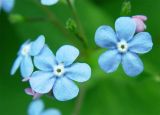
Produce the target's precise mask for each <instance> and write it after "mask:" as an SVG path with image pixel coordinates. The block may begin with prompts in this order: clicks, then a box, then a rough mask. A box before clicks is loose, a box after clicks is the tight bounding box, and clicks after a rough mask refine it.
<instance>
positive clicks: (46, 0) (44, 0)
mask: <svg viewBox="0 0 160 115" xmlns="http://www.w3.org/2000/svg"><path fill="white" fill-rule="evenodd" d="M58 1H59V0H41V4H43V5H48V6H49V5H54V4H56V3H58Z"/></svg>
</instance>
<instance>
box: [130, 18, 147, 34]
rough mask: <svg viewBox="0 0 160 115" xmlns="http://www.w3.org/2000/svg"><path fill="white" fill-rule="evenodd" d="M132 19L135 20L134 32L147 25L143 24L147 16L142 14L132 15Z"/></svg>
mask: <svg viewBox="0 0 160 115" xmlns="http://www.w3.org/2000/svg"><path fill="white" fill-rule="evenodd" d="M132 19H133V20H134V21H135V22H136V25H137V26H136V32H143V31H144V30H145V29H146V28H147V26H146V25H145V23H144V22H145V21H147V17H146V16H143V15H136V16H132Z"/></svg>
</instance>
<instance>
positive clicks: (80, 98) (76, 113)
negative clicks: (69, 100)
mask: <svg viewBox="0 0 160 115" xmlns="http://www.w3.org/2000/svg"><path fill="white" fill-rule="evenodd" d="M85 95H86V89H85V88H84V87H83V88H81V91H80V95H79V96H78V98H77V100H76V105H75V108H74V110H73V113H72V115H79V114H80V111H81V107H82V105H83V100H84V97H85Z"/></svg>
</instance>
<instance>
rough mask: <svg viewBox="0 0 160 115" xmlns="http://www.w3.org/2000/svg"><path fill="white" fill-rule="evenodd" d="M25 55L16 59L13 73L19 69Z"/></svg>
mask: <svg viewBox="0 0 160 115" xmlns="http://www.w3.org/2000/svg"><path fill="white" fill-rule="evenodd" d="M22 59H23V57H22V56H18V57H17V59H16V60H15V62H14V64H13V67H12V69H11V75H14V74H15V73H16V71H17V69H18V68H19V66H20V64H21V62H22Z"/></svg>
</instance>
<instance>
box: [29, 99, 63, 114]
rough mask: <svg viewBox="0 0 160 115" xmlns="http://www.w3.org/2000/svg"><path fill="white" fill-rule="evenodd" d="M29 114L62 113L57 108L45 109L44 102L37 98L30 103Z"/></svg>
mask: <svg viewBox="0 0 160 115" xmlns="http://www.w3.org/2000/svg"><path fill="white" fill-rule="evenodd" d="M28 115H61V113H60V112H59V110H57V109H47V110H44V103H43V102H42V101H41V100H35V101H33V102H32V103H31V104H30V105H29V109H28Z"/></svg>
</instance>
